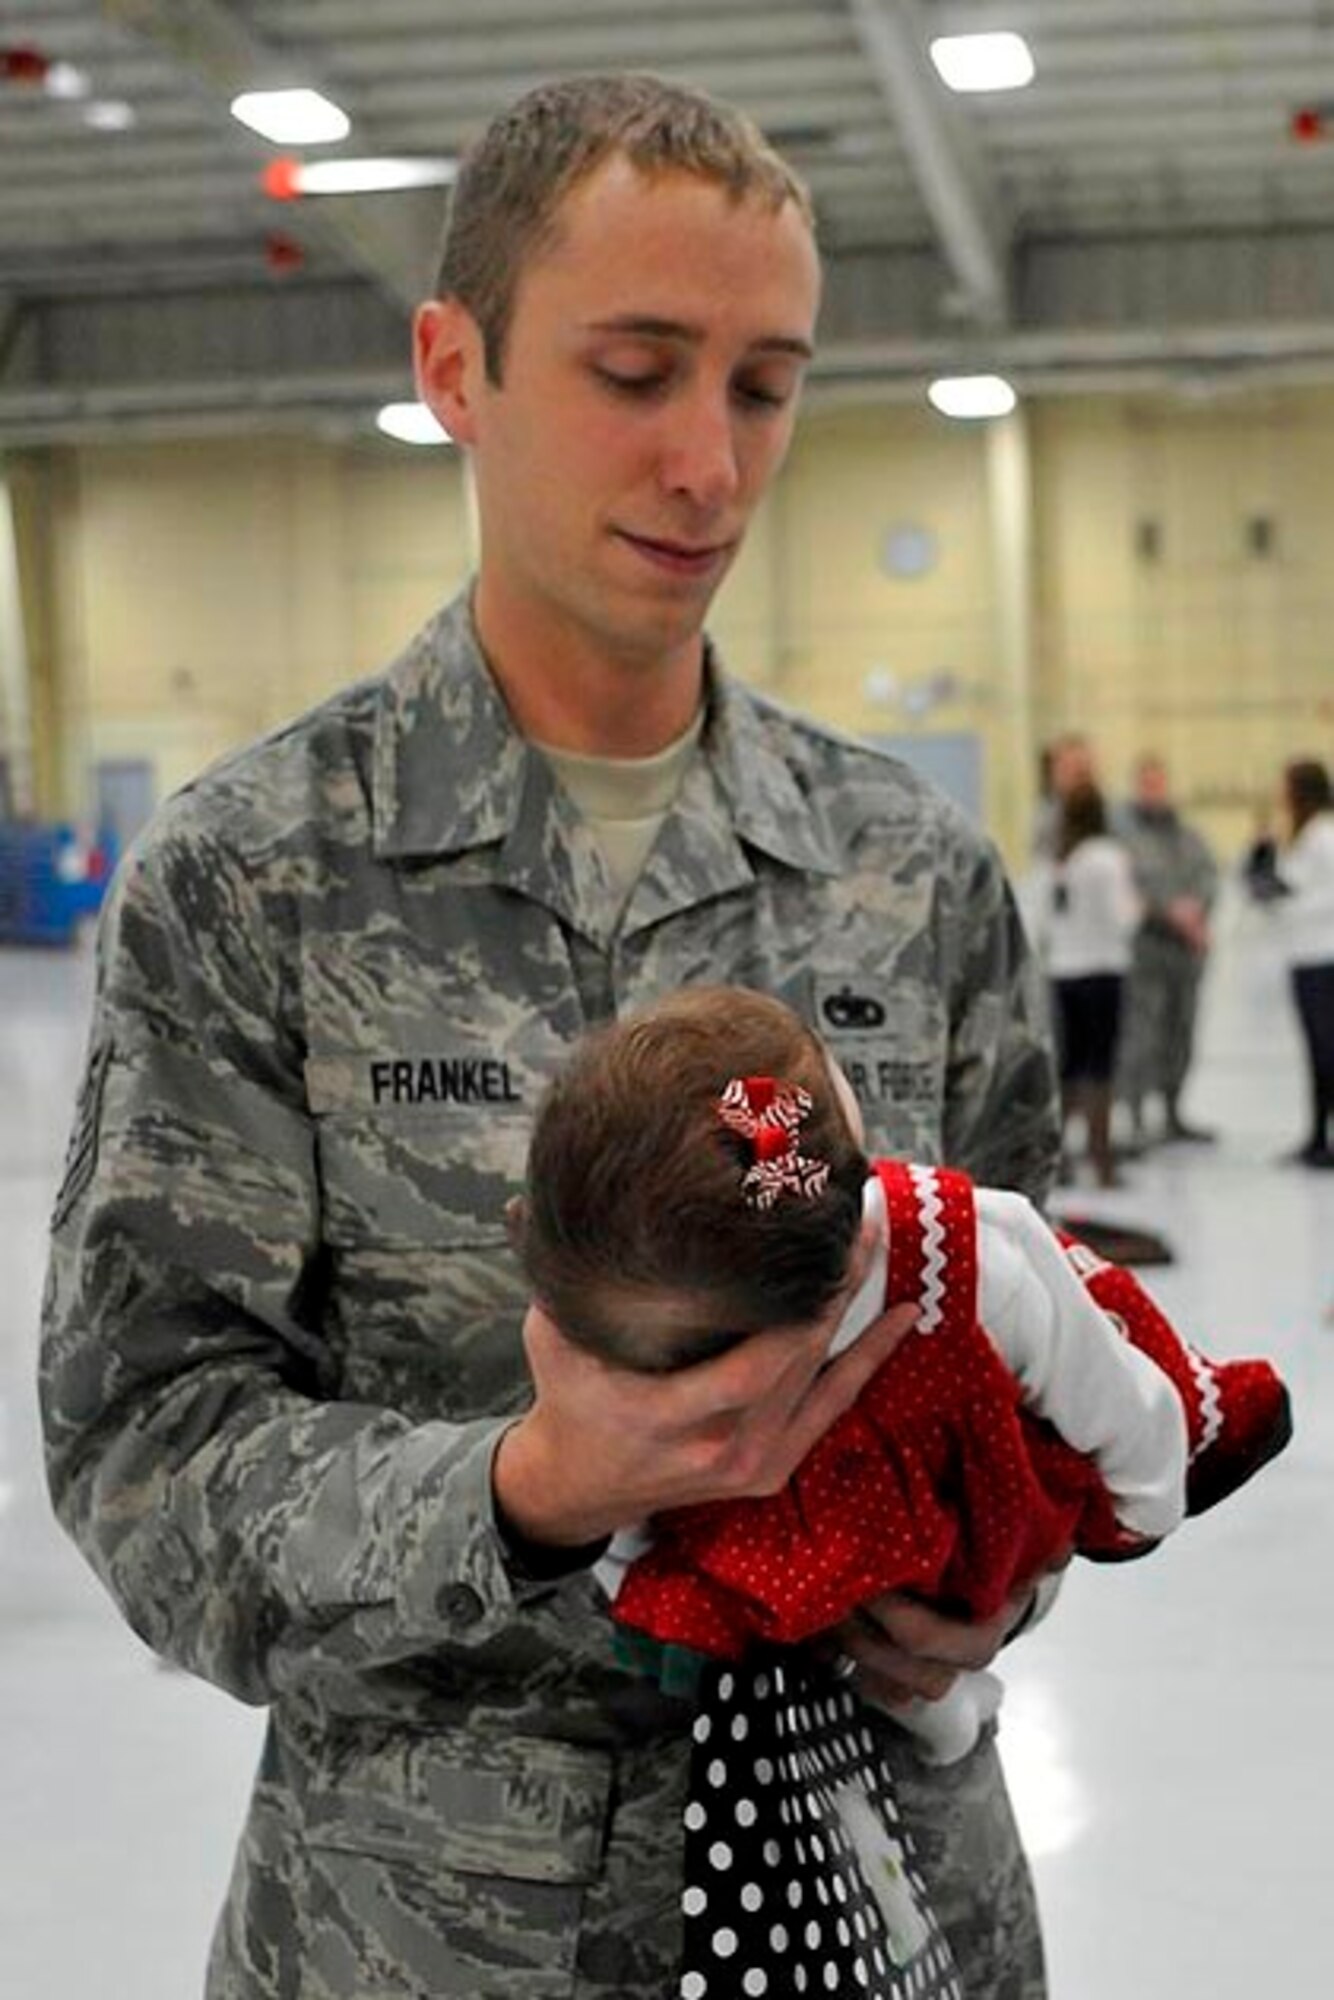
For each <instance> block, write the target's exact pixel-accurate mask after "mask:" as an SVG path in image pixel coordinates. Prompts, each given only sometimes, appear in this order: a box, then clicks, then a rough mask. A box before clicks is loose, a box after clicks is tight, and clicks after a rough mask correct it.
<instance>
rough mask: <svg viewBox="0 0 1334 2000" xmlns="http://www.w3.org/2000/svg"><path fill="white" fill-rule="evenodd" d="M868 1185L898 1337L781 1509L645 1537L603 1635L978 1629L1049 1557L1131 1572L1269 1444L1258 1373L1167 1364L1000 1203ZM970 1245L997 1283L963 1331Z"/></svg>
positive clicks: (1104, 1291) (692, 1637)
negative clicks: (935, 1608)
mask: <svg viewBox="0 0 1334 2000" xmlns="http://www.w3.org/2000/svg"><path fill="white" fill-rule="evenodd" d="M874 1174H875V1180H876V1183H877V1184H878V1187H879V1189H880V1191H881V1194H882V1197H883V1203H884V1213H885V1216H886V1219H887V1228H888V1239H889V1252H888V1266H887V1274H888V1275H887V1283H886V1287H885V1291H884V1295H883V1296H884V1300H885V1302H886V1303H891V1304H892V1303H895V1302H898V1301H901V1300H910V1301H914V1302H916V1303H917V1305H918V1306H919V1318H918V1324H917V1328H916V1330H915V1331H914V1332H913V1333H911V1334H909V1335H908V1337H907V1338H906V1339H904V1340H903V1341H901V1342H900V1344H899V1346H898V1347H897V1348H896V1349H895V1350H894V1352H893V1353H892V1354H891V1355H890V1357H889V1359H888V1360H887V1361H886V1362H885V1363H884V1365H883V1366H882V1367H881V1368H880V1369H879V1371H878V1372H877V1374H876V1375H875V1376H874V1377H873V1378H872V1380H871V1382H870V1383H869V1384H868V1385H867V1387H866V1389H865V1390H864V1391H863V1392H862V1395H861V1397H860V1398H859V1400H858V1401H857V1402H856V1403H855V1404H854V1405H853V1407H852V1408H851V1409H850V1410H848V1411H846V1412H845V1413H844V1415H843V1416H842V1417H840V1418H839V1419H838V1421H837V1422H836V1423H835V1424H834V1425H833V1426H832V1427H831V1429H830V1430H829V1431H828V1432H827V1433H826V1434H825V1436H824V1437H823V1438H821V1439H820V1441H819V1442H818V1443H817V1444H816V1445H815V1446H814V1447H813V1449H812V1450H811V1452H810V1453H809V1454H808V1456H807V1457H806V1459H805V1460H804V1461H803V1463H802V1464H801V1465H800V1466H799V1467H798V1469H797V1471H796V1473H795V1474H794V1475H793V1478H792V1479H791V1481H790V1482H789V1484H788V1486H787V1487H786V1488H785V1489H784V1490H783V1491H782V1492H780V1493H778V1494H775V1495H772V1496H770V1497H766V1498H763V1499H756V1500H740V1501H728V1502H725V1503H718V1504H715V1505H707V1506H698V1507H693V1508H687V1509H682V1510H680V1511H679V1512H677V1513H673V1514H671V1515H667V1516H664V1517H660V1518H659V1519H658V1520H656V1521H655V1522H654V1525H653V1534H654V1539H653V1541H652V1543H651V1545H650V1546H649V1547H648V1548H647V1549H646V1550H645V1551H644V1552H643V1553H642V1554H640V1555H639V1556H638V1558H637V1560H635V1561H633V1562H632V1563H631V1564H630V1565H629V1567H628V1570H627V1571H626V1573H625V1575H624V1578H623V1580H621V1581H620V1583H619V1587H618V1589H617V1590H616V1594H615V1603H614V1614H615V1616H616V1618H617V1619H618V1620H619V1621H621V1622H622V1623H624V1624H625V1625H627V1626H630V1627H633V1628H635V1629H637V1630H639V1631H641V1632H645V1633H648V1634H650V1635H651V1636H652V1637H653V1638H654V1639H656V1640H659V1641H664V1642H669V1643H675V1644H678V1645H682V1646H687V1647H691V1648H693V1649H695V1650H696V1651H698V1652H701V1653H705V1654H709V1655H712V1656H714V1657H717V1658H724V1659H733V1660H735V1659H739V1658H741V1657H742V1655H743V1654H744V1652H745V1650H746V1647H747V1645H748V1643H750V1642H751V1641H752V1640H755V1639H763V1640H767V1641H770V1642H775V1643H779V1644H784V1645H790V1644H793V1643H795V1642H797V1641H800V1640H803V1639H808V1638H810V1637H812V1636H814V1635H815V1634H817V1633H820V1632H824V1631H827V1630H828V1629H829V1628H830V1627H831V1626H834V1625H836V1624H838V1623H840V1622H841V1621H842V1620H843V1619H844V1618H846V1617H847V1616H848V1615H849V1613H850V1612H852V1611H853V1610H855V1609H856V1608H857V1607H858V1606H859V1605H862V1604H865V1603H867V1602H868V1601H869V1600H870V1599H871V1598H873V1597H876V1596H878V1595H880V1594H881V1593H882V1592H884V1591H887V1590H911V1591H914V1592H917V1593H919V1594H921V1595H923V1596H927V1597H930V1598H931V1599H933V1600H934V1601H936V1602H939V1603H941V1604H942V1605H945V1606H947V1607H950V1608H952V1609H954V1610H956V1611H958V1612H959V1613H960V1614H963V1615H967V1614H971V1615H973V1616H975V1617H980V1618H985V1617H988V1616H990V1615H991V1614H992V1613H994V1612H996V1611H998V1610H999V1609H1000V1608H1001V1607H1002V1605H1003V1604H1004V1603H1005V1602H1006V1600H1007V1599H1008V1598H1009V1597H1010V1596H1011V1595H1012V1594H1013V1593H1014V1591H1015V1590H1016V1589H1017V1588H1018V1587H1020V1586H1022V1585H1023V1584H1024V1583H1025V1582H1027V1580H1028V1579H1030V1578H1031V1577H1033V1576H1035V1575H1036V1574H1038V1573H1039V1572H1040V1571H1041V1570H1043V1569H1044V1568H1045V1567H1046V1566H1047V1565H1048V1564H1049V1563H1050V1562H1051V1561H1052V1559H1053V1558H1054V1557H1056V1556H1058V1555H1060V1554H1061V1553H1062V1552H1064V1551H1065V1550H1066V1549H1068V1548H1069V1547H1070V1546H1071V1545H1073V1546H1074V1547H1075V1548H1076V1549H1078V1550H1079V1551H1080V1552H1082V1553H1084V1554H1086V1555H1090V1556H1094V1557H1097V1558H1101V1559H1104V1560H1114V1559H1118V1558H1121V1557H1124V1556H1128V1555H1137V1554H1140V1553H1142V1552H1143V1551H1144V1550H1145V1549H1146V1548H1147V1547H1148V1546H1151V1545H1152V1543H1153V1542H1154V1541H1155V1540H1158V1539H1160V1538H1161V1536H1162V1535H1163V1534H1164V1533H1166V1532H1168V1531H1169V1530H1170V1529H1171V1528H1173V1527H1174V1526H1175V1525H1176V1524H1177V1522H1178V1521H1179V1520H1180V1518H1181V1516H1182V1514H1183V1513H1185V1512H1192V1513H1197V1512H1200V1511H1202V1510H1203V1508H1204V1507H1206V1506H1211V1505H1213V1504H1214V1502H1215V1501H1216V1500H1218V1499H1220V1498H1222V1497H1223V1496H1224V1494H1226V1493H1228V1492H1231V1491H1232V1490H1233V1489H1234V1488H1235V1487H1236V1486H1237V1485H1239V1484H1240V1483H1241V1482H1242V1481H1243V1480H1244V1479H1246V1478H1248V1477H1249V1476H1250V1474H1251V1473H1252V1472H1254V1471H1255V1470H1256V1469H1257V1467H1258V1466H1259V1465H1260V1464H1262V1463H1263V1462H1264V1461H1265V1459H1267V1458H1269V1457H1272V1456H1273V1454H1274V1453H1275V1452H1276V1451H1277V1450H1278V1449H1280V1448H1281V1446H1282V1444H1284V1443H1285V1442H1286V1440H1287V1437H1288V1435H1289V1432H1290V1422H1289V1418H1288V1402H1287V1395H1286V1392H1285V1390H1284V1388H1283V1385H1282V1383H1281V1382H1280V1381H1279V1379H1278V1377H1277V1375H1276V1374H1275V1373H1274V1370H1273V1369H1272V1368H1271V1367H1270V1366H1269V1364H1268V1363H1267V1362H1264V1361H1249V1360H1248V1361H1225V1362H1216V1361H1211V1360H1209V1359H1208V1358H1207V1357H1205V1356H1204V1355H1202V1354H1200V1353H1198V1352H1197V1351H1196V1350H1195V1349H1193V1348H1190V1347H1188V1346H1187V1345H1186V1343H1185V1342H1183V1341H1182V1340H1181V1339H1180V1338H1179V1337H1178V1335H1177V1334H1176V1333H1175V1332H1174V1331H1173V1329H1172V1327H1171V1326H1170V1325H1169V1324H1168V1322H1167V1320H1166V1319H1165V1318H1164V1316H1163V1314H1162V1313H1161V1312H1160V1311H1159V1310H1158V1308H1157V1306H1156V1305H1154V1303H1153V1301H1152V1300H1151V1299H1150V1298H1149V1296H1148V1294H1147V1293H1146V1292H1145V1290H1144V1288H1143V1287H1142V1286H1141V1285H1140V1284H1139V1283H1138V1281H1137V1280H1136V1279H1135V1278H1133V1277H1132V1276H1131V1274H1130V1273H1129V1272H1127V1271H1121V1270H1115V1269H1113V1268H1112V1267H1111V1266H1108V1265H1106V1264H1104V1263H1102V1262H1101V1261H1100V1260H1099V1259H1098V1258H1096V1257H1094V1256H1093V1255H1092V1253H1091V1252H1089V1251H1087V1250H1085V1249H1084V1248H1083V1246H1082V1245H1077V1244H1074V1243H1073V1242H1071V1241H1070V1240H1069V1239H1066V1240H1065V1242H1064V1243H1062V1242H1061V1241H1060V1240H1058V1238H1057V1237H1056V1236H1055V1235H1054V1233H1053V1232H1052V1231H1051V1230H1050V1229H1049V1228H1048V1227H1047V1225H1046V1224H1045V1223H1043V1222H1042V1221H1041V1219H1040V1218H1039V1217H1038V1216H1037V1214H1036V1212H1035V1211H1034V1210H1033V1209H1032V1208H1031V1207H1030V1205H1029V1204H1028V1203H1027V1202H1025V1201H1024V1200H1023V1199H1022V1197H1020V1196H1017V1195H1009V1194H1005V1193H998V1192H995V1191H992V1190H977V1189H975V1188H974V1185H973V1183H972V1182H971V1180H970V1179H969V1178H968V1177H967V1175H965V1174H961V1173H955V1172H952V1171H950V1170H948V1169H945V1168H928V1167H918V1166H910V1165H903V1164H900V1163H898V1162H895V1161H881V1162H878V1163H877V1164H876V1166H875V1169H874ZM980 1208H981V1209H983V1211H984V1214H985V1215H988V1216H990V1217H991V1218H992V1223H993V1227H992V1228H991V1231H990V1235H989V1233H988V1230H987V1228H985V1227H984V1228H982V1229H981V1230H980V1229H979V1209H980ZM1001 1229H1003V1230H1004V1231H1006V1232H1008V1236H1009V1239H1010V1241H1009V1243H1008V1246H1007V1245H1006V1244H1005V1243H1002V1242H1001V1241H1000V1236H999V1235H998V1233H997V1232H998V1230H1001ZM989 1240H990V1241H991V1242H992V1243H993V1251H992V1254H993V1255H996V1254H997V1253H998V1252H999V1251H1002V1250H1003V1251H1004V1252H1005V1254H1006V1255H1007V1256H1008V1257H1009V1259H1010V1262H1011V1264H1012V1266H1013V1268H1014V1271H1015V1272H1016V1273H1017V1274H1018V1279H1019V1282H1018V1283H1017V1284H1016V1285H1014V1286H1012V1287H1011V1290H1010V1294H1009V1296H1008V1298H1006V1299H1005V1301H1004V1310H1003V1311H1002V1310H1001V1309H1000V1307H999V1306H998V1309H997V1310H996V1311H995V1312H994V1313H989V1315H988V1319H989V1325H988V1327H987V1328H986V1329H984V1327H983V1324H982V1320H981V1318H980V1317H979V1242H981V1243H982V1244H983V1245H984V1246H985V1245H986V1244H987V1243H988V1241H989ZM985 1254H986V1252H985V1248H984V1255H985ZM983 1297H984V1299H985V1288H984V1291H983ZM1007 1321H1008V1325H1006V1322H1007ZM998 1327H1002V1328H1003V1329H1004V1331H1003V1335H1002V1336H998V1335H997V1333H996V1328H998Z"/></svg>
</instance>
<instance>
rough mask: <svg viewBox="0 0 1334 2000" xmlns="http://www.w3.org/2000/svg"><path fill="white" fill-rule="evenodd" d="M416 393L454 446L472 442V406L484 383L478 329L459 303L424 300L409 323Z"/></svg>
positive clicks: (474, 410) (474, 427)
mask: <svg viewBox="0 0 1334 2000" xmlns="http://www.w3.org/2000/svg"><path fill="white" fill-rule="evenodd" d="M412 360H413V368H414V372H415V374H416V378H417V394H418V396H419V397H420V398H421V400H422V402H423V403H425V404H426V406H427V408H428V409H429V410H430V412H431V414H432V415H433V416H434V418H435V420H436V422H437V423H438V424H440V425H441V427H442V428H443V429H444V430H446V431H447V432H448V433H449V435H450V437H452V438H453V440H454V442H455V444H463V445H467V444H472V443H474V442H475V440H476V431H477V404H478V400H479V397H480V394H481V391H482V388H483V386H484V384H485V381H486V354H485V349H484V346H483V342H482V333H481V329H480V327H479V326H478V324H477V322H476V320H475V319H474V318H473V316H472V314H471V313H470V312H469V311H468V309H467V307H466V306H464V305H462V304H460V302H459V301H458V299H452V298H447V299H427V300H426V302H425V304H424V305H420V306H418V308H417V310H416V312H415V313H414V315H413V320H412Z"/></svg>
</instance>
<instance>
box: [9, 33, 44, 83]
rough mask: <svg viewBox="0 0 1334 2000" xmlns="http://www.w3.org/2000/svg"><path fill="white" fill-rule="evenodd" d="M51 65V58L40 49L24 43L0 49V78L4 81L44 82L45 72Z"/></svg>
mask: <svg viewBox="0 0 1334 2000" xmlns="http://www.w3.org/2000/svg"><path fill="white" fill-rule="evenodd" d="M50 67H51V59H50V57H49V56H44V55H43V54H42V52H41V50H40V49H34V48H31V47H28V46H26V45H25V44H22V43H20V44H18V45H17V46H15V47H12V48H7V49H0V78H3V80H4V81H5V82H6V83H22V84H36V85H38V86H40V85H41V84H43V83H45V82H46V72H47V71H48V70H49V69H50Z"/></svg>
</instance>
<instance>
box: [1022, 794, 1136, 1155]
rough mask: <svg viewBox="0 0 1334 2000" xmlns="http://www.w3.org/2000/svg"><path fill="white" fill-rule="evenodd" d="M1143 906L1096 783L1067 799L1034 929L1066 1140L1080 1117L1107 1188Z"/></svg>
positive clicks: (1130, 867)
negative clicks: (1048, 1000)
mask: <svg viewBox="0 0 1334 2000" xmlns="http://www.w3.org/2000/svg"><path fill="white" fill-rule="evenodd" d="M1142 915H1143V902H1142V899H1141V897H1140V894H1139V891H1138V890H1137V888H1136V887H1135V878H1134V871H1133V869H1132V866H1131V862H1130V857H1129V855H1128V854H1127V853H1126V850H1125V848H1124V847H1123V846H1122V844H1121V842H1120V841H1119V840H1115V839H1113V837H1112V836H1111V835H1110V834H1109V833H1108V831H1107V808H1106V804H1105V802H1104V800H1103V796H1102V793H1101V792H1100V791H1099V790H1098V789H1097V787H1096V786H1094V785H1080V786H1077V787H1076V788H1075V789H1074V790H1073V791H1071V792H1070V793H1069V794H1068V795H1067V796H1066V798H1065V801H1064V804H1063V807H1062V811H1061V819H1060V824H1059V827H1058V830H1057V840H1056V853H1055V861H1054V865H1053V867H1052V869H1051V873H1050V877H1049V879H1048V881H1047V883H1046V886H1045V893H1044V894H1043V896H1042V897H1041V899H1040V902H1039V906H1038V911H1037V921H1036V928H1037V930H1038V932H1039V942H1040V946H1041V949H1042V953H1043V957H1044V959H1045V961H1046V967H1047V974H1048V977H1049V979H1050V981H1051V990H1052V1005H1053V1012H1054V1015H1055V1027H1056V1039H1057V1049H1058V1054H1059V1060H1060V1069H1061V1108H1062V1115H1063V1119H1064V1123H1065V1128H1066V1130H1067V1132H1068V1130H1069V1126H1070V1123H1071V1120H1072V1119H1074V1118H1076V1117H1081V1116H1082V1118H1083V1120H1084V1123H1085V1127H1086V1129H1087V1134H1088V1152H1089V1158H1090V1159H1091V1161H1092V1163H1093V1169H1094V1172H1095V1174H1096V1175H1097V1178H1098V1181H1099V1184H1100V1185H1101V1186H1103V1187H1114V1186H1115V1185H1116V1180H1117V1175H1116V1168H1115V1164H1114V1161H1113V1157H1112V1141H1111V1123H1112V1077H1113V1073H1114V1071H1115V1067H1116V1053H1117V1044H1118V1040H1119V1037H1120V1031H1121V1000H1122V994H1123V991H1124V988H1125V981H1126V974H1127V972H1128V971H1129V969H1130V960H1131V953H1132V950H1133V944H1134V937H1135V932H1136V931H1137V929H1138V928H1139V923H1140V919H1141V917H1142Z"/></svg>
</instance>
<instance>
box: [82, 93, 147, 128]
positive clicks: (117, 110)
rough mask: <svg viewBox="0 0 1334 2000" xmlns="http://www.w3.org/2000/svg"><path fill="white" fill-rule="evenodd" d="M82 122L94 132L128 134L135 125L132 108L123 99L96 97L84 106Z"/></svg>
mask: <svg viewBox="0 0 1334 2000" xmlns="http://www.w3.org/2000/svg"><path fill="white" fill-rule="evenodd" d="M83 122H84V124H85V125H91V126H92V128H93V130H94V131H95V132H128V131H129V129H130V127H131V126H132V125H133V124H135V123H136V119H135V111H134V106H133V105H132V104H127V103H126V102H125V100H124V98H123V97H98V98H95V99H94V100H93V102H92V103H91V104H85V105H84V107H83Z"/></svg>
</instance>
